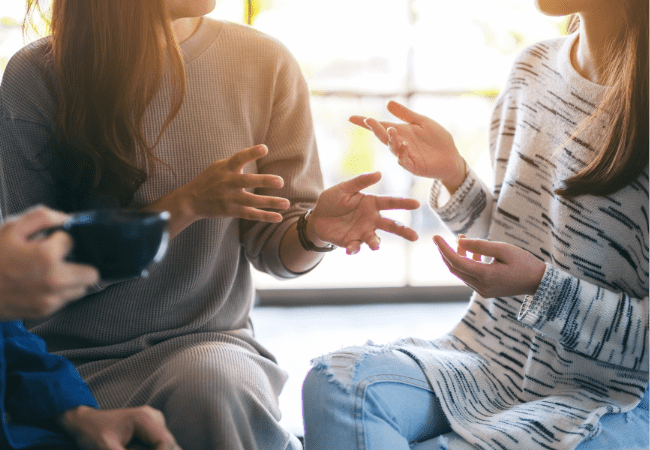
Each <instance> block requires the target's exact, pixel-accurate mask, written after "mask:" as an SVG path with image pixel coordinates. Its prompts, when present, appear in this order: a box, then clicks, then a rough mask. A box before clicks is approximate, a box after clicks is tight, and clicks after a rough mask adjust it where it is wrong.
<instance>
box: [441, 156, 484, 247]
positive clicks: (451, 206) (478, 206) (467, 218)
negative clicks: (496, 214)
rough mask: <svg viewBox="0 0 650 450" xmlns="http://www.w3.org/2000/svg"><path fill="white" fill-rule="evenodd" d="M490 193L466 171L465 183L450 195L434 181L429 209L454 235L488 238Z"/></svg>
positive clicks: (473, 174) (472, 171) (471, 173)
mask: <svg viewBox="0 0 650 450" xmlns="http://www.w3.org/2000/svg"><path fill="white" fill-rule="evenodd" d="M491 206H492V194H491V192H490V190H489V188H488V187H487V186H486V185H485V183H484V182H483V181H482V180H481V179H480V178H479V177H478V176H477V175H476V172H474V170H472V169H471V168H468V172H467V176H466V177H465V181H463V183H462V184H461V185H460V186H459V187H458V189H457V190H456V192H454V194H453V195H451V196H450V195H449V193H448V192H447V190H446V189H445V187H444V186H443V185H442V183H441V182H440V181H438V180H435V181H434V182H433V184H432V186H431V190H430V191H429V207H430V208H431V209H432V210H433V211H434V212H436V213H437V214H438V216H439V217H440V219H441V220H442V221H443V223H444V224H445V225H446V226H447V228H448V229H449V230H450V231H451V232H452V233H455V234H461V233H462V234H465V235H467V236H471V237H476V238H485V237H487V235H488V231H489V227H490V222H491V220H492V209H491Z"/></svg>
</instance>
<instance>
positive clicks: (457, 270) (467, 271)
mask: <svg viewBox="0 0 650 450" xmlns="http://www.w3.org/2000/svg"><path fill="white" fill-rule="evenodd" d="M433 241H434V242H435V244H436V246H437V247H438V250H439V251H440V255H441V256H442V258H443V260H444V262H445V264H446V265H447V267H448V268H449V271H450V272H451V273H453V274H454V275H456V276H457V277H458V278H460V279H461V280H462V281H464V282H465V283H467V284H470V285H475V284H476V280H477V277H478V276H480V274H481V273H482V272H483V271H485V270H486V268H487V267H488V265H486V264H483V263H481V262H478V261H474V260H471V259H468V258H465V257H463V256H461V255H459V254H458V253H457V252H456V251H455V250H454V249H453V248H451V247H450V246H449V244H447V242H446V241H445V240H444V239H443V238H442V237H440V236H434V237H433Z"/></svg>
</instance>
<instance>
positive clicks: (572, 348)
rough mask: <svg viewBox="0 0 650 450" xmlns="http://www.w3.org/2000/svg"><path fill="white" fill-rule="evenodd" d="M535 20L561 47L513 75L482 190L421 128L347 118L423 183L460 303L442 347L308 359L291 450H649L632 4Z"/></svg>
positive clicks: (548, 8)
mask: <svg viewBox="0 0 650 450" xmlns="http://www.w3.org/2000/svg"><path fill="white" fill-rule="evenodd" d="M537 5H538V9H540V10H541V11H542V12H543V13H546V14H553V15H566V14H576V16H574V17H575V20H574V21H573V24H574V26H573V29H574V31H576V32H575V33H573V34H571V35H569V36H566V37H563V38H559V39H554V40H549V41H544V42H541V43H538V44H536V45H534V46H532V47H530V48H528V49H527V50H526V51H524V52H523V53H522V54H521V55H520V56H519V57H518V59H517V60H516V62H515V64H514V66H513V69H512V72H511V75H510V78H509V81H508V84H507V86H506V89H505V90H504V91H503V92H502V93H501V95H500V96H499V98H498V100H497V102H496V106H495V110H494V115H493V118H492V127H491V142H490V151H491V155H492V158H493V165H494V170H495V186H494V189H493V190H492V191H490V190H489V189H488V188H487V187H486V186H485V185H484V184H483V183H482V182H481V180H480V179H479V178H478V177H477V176H476V174H475V173H474V172H473V170H471V169H470V168H466V166H465V163H464V160H463V158H462V157H461V156H460V154H459V153H458V151H457V149H456V147H455V145H454V141H453V139H452V137H451V136H450V134H449V133H448V132H447V131H446V130H444V129H443V128H442V127H440V125H438V124H437V123H436V122H434V121H433V120H431V119H428V118H426V117H424V116H421V115H419V114H417V113H415V112H413V111H411V110H409V109H407V108H406V107H404V106H402V105H399V104H397V103H394V102H391V103H389V105H388V109H389V110H390V111H391V112H392V113H393V114H394V115H395V116H396V117H397V118H398V119H401V120H402V121H403V122H404V123H390V122H378V121H376V120H373V119H370V118H365V117H358V116H355V117H352V118H351V121H352V122H353V123H355V124H357V125H359V126H363V127H366V128H368V129H369V130H371V131H372V132H373V133H374V134H375V135H376V136H377V137H378V138H379V139H380V140H381V141H382V142H383V143H384V144H387V145H388V146H389V148H390V150H391V151H392V153H393V154H395V155H396V157H397V159H398V162H399V164H400V165H401V166H402V167H404V168H405V169H407V170H409V171H410V172H412V173H413V174H415V175H419V176H426V177H430V178H433V179H434V182H433V186H432V189H431V193H430V199H429V200H430V206H431V207H432V208H433V209H434V210H435V211H436V212H437V213H438V214H439V216H440V217H441V218H442V220H443V221H444V222H445V223H446V225H447V226H448V227H449V228H450V229H451V230H452V231H453V232H455V233H457V234H458V235H459V242H458V248H457V250H454V249H452V248H451V247H450V246H449V245H448V244H447V243H446V242H445V241H444V240H442V239H441V238H440V237H435V238H434V241H435V243H436V245H437V246H438V249H439V251H440V253H441V256H442V258H443V259H444V261H445V263H446V264H447V266H448V267H449V269H450V270H451V272H452V273H454V274H455V275H456V276H458V277H459V278H460V279H461V280H462V281H464V282H465V283H466V284H467V285H469V286H470V287H472V288H473V289H474V291H475V294H474V295H473V297H472V299H471V302H470V304H469V307H468V310H467V312H466V314H465V316H464V317H463V319H462V320H461V322H460V323H459V324H458V325H456V326H455V328H454V329H453V330H452V331H451V332H450V333H449V334H447V335H445V336H443V337H442V338H439V339H436V340H433V341H431V340H426V339H419V338H406V339H400V340H399V341H396V342H393V343H391V344H389V345H386V346H376V345H373V344H367V345H365V346H360V347H350V348H346V349H343V350H340V351H337V352H335V353H332V354H329V355H325V356H322V357H320V358H317V359H316V360H315V361H314V369H312V371H311V372H310V373H309V375H308V376H307V379H306V381H305V385H304V390H303V400H304V420H305V443H306V448H307V450H319V449H325V448H337V449H392V450H398V449H408V448H416V449H418V450H424V449H427V450H429V449H431V450H434V449H443V448H444V449H494V450H506V449H525V450H537V449H539V450H548V449H556V450H560V449H562V450H567V449H574V448H578V449H579V450H592V449H593V450H595V449H598V450H603V449H612V450H613V449H617V450H620V449H626V450H630V449H641V448H644V449H647V448H648V2H646V1H645V0H639V1H637V0H621V1H609V0H594V1H582V0H571V1H559V0H538V1H537ZM465 236H467V237H465Z"/></svg>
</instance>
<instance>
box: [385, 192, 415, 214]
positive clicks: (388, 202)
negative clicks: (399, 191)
mask: <svg viewBox="0 0 650 450" xmlns="http://www.w3.org/2000/svg"><path fill="white" fill-rule="evenodd" d="M374 199H375V206H376V208H377V209H378V210H379V211H383V210H386V209H406V210H409V211H412V210H414V209H418V208H419V207H420V202H418V201H417V200H415V199H412V198H401V197H388V196H379V195H377V196H374Z"/></svg>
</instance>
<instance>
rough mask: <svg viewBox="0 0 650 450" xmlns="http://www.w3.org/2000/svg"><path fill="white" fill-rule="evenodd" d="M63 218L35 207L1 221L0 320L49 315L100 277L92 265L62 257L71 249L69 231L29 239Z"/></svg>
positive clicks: (53, 212)
mask: <svg viewBox="0 0 650 450" xmlns="http://www.w3.org/2000/svg"><path fill="white" fill-rule="evenodd" d="M66 219H68V216H67V215H65V214H62V213H59V212H56V211H52V210H51V209H48V208H46V207H43V206H40V207H36V208H34V209H32V210H30V211H28V212H26V213H24V214H23V215H22V216H17V217H10V218H8V219H7V221H6V222H5V223H4V224H2V225H0V255H1V256H0V321H9V320H22V319H36V318H39V317H43V316H46V315H48V314H51V313H53V312H54V311H56V310H57V309H59V308H61V307H62V306H64V305H65V304H66V303H68V302H69V301H71V300H74V299H77V298H79V297H82V296H83V295H85V293H86V288H88V287H89V286H91V285H92V284H94V283H96V282H97V281H98V280H99V274H98V272H97V270H96V269H95V268H93V267H90V266H86V265H79V264H72V263H69V262H67V261H65V256H66V255H67V254H68V252H69V251H70V248H71V247H72V238H71V237H70V236H69V235H68V234H66V233H64V232H63V231H57V232H55V233H53V234H51V235H50V236H47V237H36V238H33V237H32V236H33V235H34V234H35V233H37V232H38V231H42V230H44V229H46V228H53V227H56V226H59V225H62V224H63V223H64V222H65V221H66Z"/></svg>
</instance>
